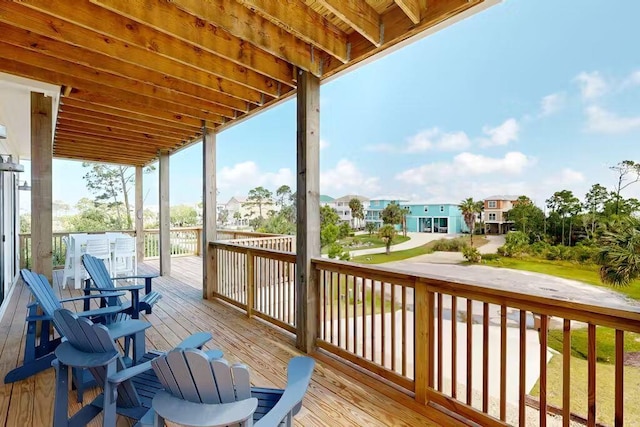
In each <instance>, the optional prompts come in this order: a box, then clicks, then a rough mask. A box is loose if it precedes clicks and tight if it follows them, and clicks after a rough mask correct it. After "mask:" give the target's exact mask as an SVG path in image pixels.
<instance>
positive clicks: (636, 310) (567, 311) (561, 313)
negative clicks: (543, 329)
mask: <svg viewBox="0 0 640 427" xmlns="http://www.w3.org/2000/svg"><path fill="white" fill-rule="evenodd" d="M312 263H313V264H314V265H315V267H316V268H318V269H324V270H329V271H336V272H343V273H349V274H354V273H355V275H358V276H360V277H365V278H373V280H383V281H384V280H385V279H389V280H390V282H392V283H396V284H405V283H407V282H415V286H420V285H425V286H427V287H428V289H429V290H430V291H432V292H441V293H443V294H448V295H453V296H457V297H462V298H469V299H473V300H477V301H483V302H489V303H492V304H505V305H507V306H509V307H513V308H521V309H526V310H530V311H533V312H539V313H543V314H547V315H550V316H557V317H564V318H568V319H572V320H580V321H591V320H597V321H598V324H602V325H605V326H612V327H617V328H619V329H624V330H629V331H634V332H640V305H638V306H635V305H623V304H619V305H614V304H608V305H594V304H591V303H585V302H580V301H570V300H565V299H559V298H553V297H550V296H547V295H544V294H543V293H542V292H540V293H533V294H532V293H523V292H516V291H511V290H505V289H503V288H502V287H500V286H499V285H495V284H488V283H482V284H479V283H476V282H472V281H468V280H460V279H455V280H454V279H451V278H448V277H442V276H436V275H430V274H426V273H407V272H406V271H402V270H398V269H395V268H390V267H373V266H362V265H360V264H355V263H352V262H347V261H337V260H327V259H324V258H313V259H312ZM407 286H409V287H413V286H412V285H411V284H407Z"/></svg>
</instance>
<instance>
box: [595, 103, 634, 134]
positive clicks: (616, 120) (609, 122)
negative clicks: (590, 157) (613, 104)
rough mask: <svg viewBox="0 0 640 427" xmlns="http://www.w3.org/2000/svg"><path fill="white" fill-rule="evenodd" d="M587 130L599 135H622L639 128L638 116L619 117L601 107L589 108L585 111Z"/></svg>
mask: <svg viewBox="0 0 640 427" xmlns="http://www.w3.org/2000/svg"><path fill="white" fill-rule="evenodd" d="M586 114H587V130H589V131H591V132H599V133H624V132H629V131H631V130H633V129H637V128H640V116H635V117H619V116H618V115H616V114H615V113H612V112H610V111H607V110H605V109H604V108H602V107H598V106H595V105H594V106H591V107H588V108H587V109H586Z"/></svg>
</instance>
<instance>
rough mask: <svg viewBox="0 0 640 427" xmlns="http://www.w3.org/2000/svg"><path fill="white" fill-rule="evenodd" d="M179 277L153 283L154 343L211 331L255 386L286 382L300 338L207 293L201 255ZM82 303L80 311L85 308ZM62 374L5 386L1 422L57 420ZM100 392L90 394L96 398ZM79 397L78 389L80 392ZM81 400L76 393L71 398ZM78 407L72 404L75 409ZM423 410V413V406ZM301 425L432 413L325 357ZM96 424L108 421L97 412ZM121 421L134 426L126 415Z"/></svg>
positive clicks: (6, 365)
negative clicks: (348, 372) (296, 339)
mask: <svg viewBox="0 0 640 427" xmlns="http://www.w3.org/2000/svg"><path fill="white" fill-rule="evenodd" d="M156 269H157V261H156V262H154V261H147V263H146V264H144V265H141V270H144V271H153V270H156ZM172 271H173V273H172V276H171V277H163V278H159V279H156V280H155V282H154V289H157V290H158V291H160V292H161V293H162V295H163V298H162V299H161V300H160V302H159V303H158V304H157V305H156V306H155V308H154V312H153V314H151V315H147V316H146V319H147V320H148V321H149V322H151V323H152V324H153V327H152V328H150V329H149V330H147V346H148V348H156V349H160V350H169V349H171V348H172V347H173V346H175V345H176V344H177V343H178V342H179V341H180V340H181V339H183V338H185V337H187V336H188V335H189V334H191V333H193V332H197V331H211V332H212V333H213V336H214V339H213V342H212V343H210V345H208V347H209V348H220V349H222V350H223V351H224V354H225V358H227V359H228V360H229V361H231V362H239V361H241V362H243V363H245V364H247V365H248V366H249V367H250V369H251V375H252V377H251V379H252V382H253V383H254V384H256V385H264V386H275V387H283V386H284V385H285V382H286V364H287V361H288V360H289V359H290V358H291V357H292V356H294V355H297V354H299V352H298V351H297V350H296V349H295V346H294V339H293V337H291V336H287V335H286V334H284V333H283V332H281V331H280V330H276V329H274V328H272V327H270V326H267V325H265V324H263V323H262V322H260V321H258V320H253V319H248V318H247V317H246V316H245V315H244V314H243V313H241V312H240V311H238V310H236V309H234V308H231V307H229V306H227V305H226V304H223V303H219V302H210V301H205V300H203V299H202V290H201V289H202V288H201V286H202V275H201V271H202V270H201V260H200V259H199V258H195V257H184V258H174V259H173V260H172ZM59 273H60V272H56V274H55V279H54V282H55V288H56V290H57V292H58V293H59V294H60V295H62V296H63V297H68V296H71V295H72V294H73V295H75V294H76V293H77V291H70V290H69V289H68V288H67V289H64V290H63V289H61V288H60V279H61V274H59ZM29 294H30V293H29V291H28V289H26V287H25V286H24V285H22V284H18V285H17V286H16V289H15V291H14V293H13V295H12V297H11V300H10V303H9V306H8V307H7V310H6V312H5V315H4V317H3V318H2V321H1V322H0V377H1V378H4V375H5V374H6V373H7V372H8V371H9V370H11V369H13V368H14V367H15V366H16V365H17V364H19V363H20V361H21V360H22V353H23V351H24V349H23V345H24V344H23V340H24V333H25V325H26V324H25V321H24V319H25V311H26V309H25V305H26V303H27V301H28V300H29V298H30V295H29ZM76 309H78V310H80V309H81V307H80V306H78V307H76ZM54 380H55V374H54V371H53V369H49V370H47V371H45V372H42V373H40V374H38V375H36V376H34V377H31V378H29V379H27V380H24V381H21V382H18V383H15V384H8V385H4V384H2V385H0V427H2V426H7V427H9V426H10V427H13V426H35V427H40V426H42V427H44V426H50V425H51V422H52V413H53V397H54V395H53V390H54ZM95 393H96V390H95V389H94V390H92V391H90V392H88V393H87V394H86V395H85V396H86V397H85V399H86V400H89V399H92V398H93V397H94V395H95ZM74 396H75V394H74ZM70 401H74V399H70ZM78 408H79V406H78V405H77V404H76V406H74V407H72V408H71V410H70V411H71V413H74V412H75V411H77V410H78ZM421 412H422V411H421ZM295 424H296V425H298V426H384V425H389V426H428V425H436V424H433V423H432V422H431V421H430V420H429V419H428V418H426V417H424V415H421V414H420V413H418V412H415V411H414V410H412V409H409V408H407V407H405V406H404V405H402V404H400V403H398V402H397V401H395V400H392V399H390V398H388V397H387V395H385V394H383V393H381V392H380V391H379V390H377V389H373V388H371V387H368V386H367V385H365V384H363V383H361V382H359V381H358V380H356V379H354V378H352V377H350V376H346V375H343V374H342V373H340V372H339V371H337V370H336V369H334V368H333V367H332V366H331V365H327V364H325V363H323V362H320V361H319V362H318V363H317V365H316V370H315V372H314V375H313V380H312V384H311V387H310V389H309V391H308V393H307V395H306V397H305V400H304V408H303V410H302V411H301V412H300V414H299V415H298V416H297V417H296V420H295ZM90 425H95V426H98V425H101V418H100V417H98V418H96V419H95V420H94V421H93V422H92V424H90ZM118 425H119V426H120V425H121V426H129V425H131V423H130V420H128V419H127V418H123V417H120V418H119V421H118Z"/></svg>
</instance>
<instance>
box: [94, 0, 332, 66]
mask: <svg viewBox="0 0 640 427" xmlns="http://www.w3.org/2000/svg"><path fill="white" fill-rule="evenodd" d="M92 2H94V3H97V4H100V5H101V6H103V7H106V8H109V9H110V10H113V11H117V12H118V13H122V14H124V15H127V13H128V9H130V8H131V4H130V3H134V5H135V6H136V10H138V11H140V12H142V13H144V11H145V8H144V6H145V5H144V1H143V0H136V1H132V2H129V1H127V0H92ZM173 3H174V4H175V5H176V6H177V7H178V8H180V9H182V10H184V11H185V12H188V13H190V14H192V15H194V16H197V17H199V18H201V19H202V20H204V21H207V22H210V23H211V24H213V25H215V26H217V27H220V28H223V29H224V30H226V31H227V32H228V33H230V34H232V35H234V36H235V37H238V38H239V39H242V40H245V41H247V42H249V43H251V44H253V45H254V46H257V47H259V48H260V49H262V50H264V51H265V52H268V53H270V54H272V55H274V56H276V57H278V58H280V59H283V60H285V61H287V62H289V63H291V64H294V65H296V66H297V67H299V68H301V69H302V70H305V71H308V72H310V73H312V74H313V75H315V76H319V75H320V61H319V60H318V59H319V58H314V56H313V55H312V50H311V49H310V46H309V45H308V44H307V43H305V42H303V41H302V40H300V39H298V38H296V37H295V36H294V35H293V34H290V33H287V32H286V31H284V30H283V29H281V28H279V27H278V26H277V25H275V24H273V23H271V22H269V21H268V20H266V19H264V18H262V17H261V16H260V15H258V14H256V13H253V12H251V11H250V10H249V9H247V8H245V7H244V6H242V5H240V4H238V3H237V2H236V1H235V0H217V1H215V2H212V1H198V0H174V1H173Z"/></svg>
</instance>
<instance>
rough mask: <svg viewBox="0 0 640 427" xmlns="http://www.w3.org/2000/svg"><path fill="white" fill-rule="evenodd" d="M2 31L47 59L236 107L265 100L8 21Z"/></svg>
mask: <svg viewBox="0 0 640 427" xmlns="http://www.w3.org/2000/svg"><path fill="white" fill-rule="evenodd" d="M0 33H2V35H3V38H2V41H3V42H5V43H8V44H11V45H13V46H16V47H19V48H22V49H26V50H28V51H33V52H36V53H40V54H42V55H44V57H45V58H50V57H53V58H56V59H58V60H64V61H70V62H72V63H73V64H75V65H78V66H83V67H89V68H92V69H96V70H101V71H103V72H105V73H108V75H118V76H120V77H125V78H128V79H132V80H136V81H138V82H140V83H150V84H153V85H155V86H157V87H160V88H166V89H169V90H172V91H175V92H176V93H182V94H185V95H189V96H192V97H194V98H197V99H200V100H204V101H209V102H213V103H215V104H219V105H221V106H226V107H229V108H233V109H236V110H241V111H246V110H247V102H252V103H255V104H256V105H257V104H259V103H260V102H261V100H262V97H261V93H260V92H258V91H253V90H247V88H244V87H243V88H242V89H241V90H238V91H237V92H234V96H231V95H228V94H226V93H224V92H220V91H217V90H216V87H212V88H209V87H204V86H199V85H196V84H194V83H191V82H187V81H184V80H179V79H176V78H174V77H171V76H167V75H165V74H162V73H159V72H157V71H155V70H152V69H149V68H144V67H141V66H139V65H137V64H131V63H129V62H126V61H122V60H120V59H118V58H112V57H110V56H107V55H104V54H102V53H98V52H94V51H91V50H88V49H84V48H82V47H79V46H73V45H70V44H68V43H64V42H61V41H58V40H54V39H51V38H49V37H45V36H41V35H39V34H37V33H34V32H32V31H29V30H24V29H21V28H16V27H13V26H11V25H9V24H6V23H0ZM71 89H72V88H71V87H69V86H68V87H67V88H66V89H65V90H66V93H65V96H69V94H70V93H71ZM246 95H249V96H246ZM243 96H246V98H243Z"/></svg>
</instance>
